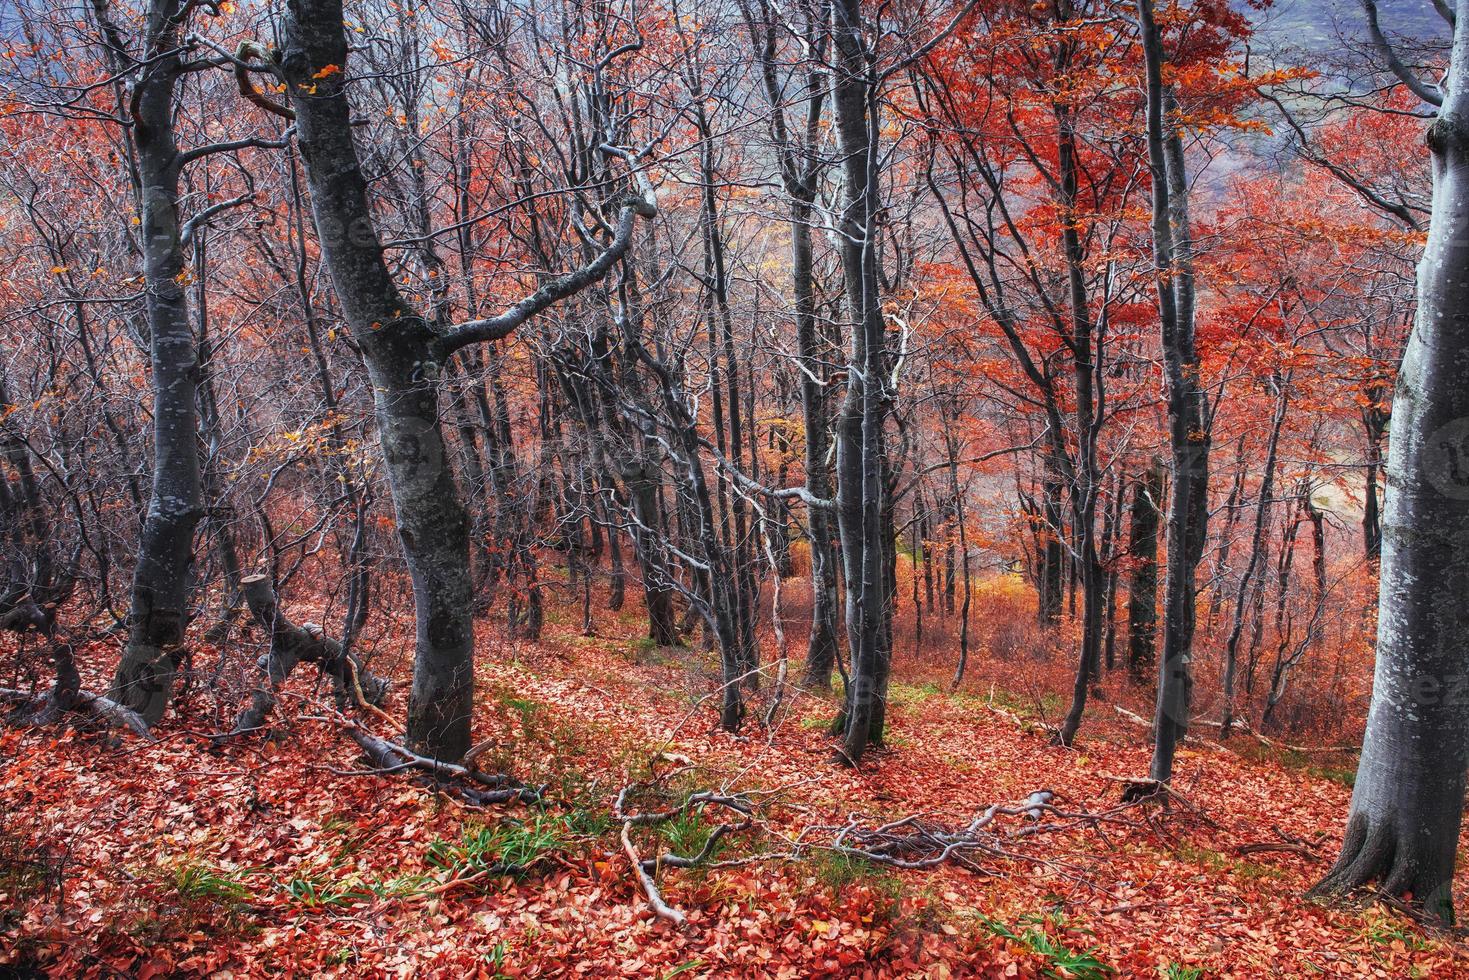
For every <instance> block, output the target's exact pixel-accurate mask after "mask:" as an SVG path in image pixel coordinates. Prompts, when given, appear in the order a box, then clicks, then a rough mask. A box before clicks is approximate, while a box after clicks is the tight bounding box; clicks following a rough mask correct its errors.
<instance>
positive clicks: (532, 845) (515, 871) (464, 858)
mask: <svg viewBox="0 0 1469 980" xmlns="http://www.w3.org/2000/svg"><path fill="white" fill-rule="evenodd" d="M567 836H568V831H567V826H566V821H565V820H563V819H561V818H559V817H552V816H548V815H546V814H544V813H538V814H535V815H534V816H533V817H532V818H531V819H530V820H525V821H507V822H505V823H502V824H496V825H494V826H487V825H475V826H471V827H469V828H467V829H466V830H465V831H464V833H463V834H462V835H461V836H460V838H459V840H457V841H443V840H436V841H434V842H433V843H432V844H430V845H429V847H428V862H429V864H431V865H433V866H434V867H436V868H442V869H443V870H445V871H448V872H450V873H451V874H453V875H454V876H456V877H464V876H467V875H471V874H479V873H482V872H489V873H491V874H496V875H499V874H505V875H513V876H516V877H520V876H524V875H526V874H528V873H529V872H530V870H531V868H532V867H533V866H534V865H535V864H537V863H538V862H539V861H540V860H541V859H542V858H544V857H545V856H546V855H548V854H550V853H552V852H554V851H559V850H562V849H563V848H564V847H565V845H566V842H567V841H566V838H567Z"/></svg>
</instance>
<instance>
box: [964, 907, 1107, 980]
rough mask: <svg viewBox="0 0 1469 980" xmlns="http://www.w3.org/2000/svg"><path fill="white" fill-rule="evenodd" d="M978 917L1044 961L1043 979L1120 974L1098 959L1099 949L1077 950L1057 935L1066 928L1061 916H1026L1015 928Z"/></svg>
mask: <svg viewBox="0 0 1469 980" xmlns="http://www.w3.org/2000/svg"><path fill="white" fill-rule="evenodd" d="M976 917H977V918H978V920H979V921H980V923H981V924H982V925H983V926H984V927H985V928H986V929H988V930H989V931H990V932H992V933H994V934H995V935H996V936H1000V937H1002V938H1004V939H1008V940H1009V941H1010V942H1012V943H1014V944H1016V945H1017V946H1021V947H1024V948H1025V949H1026V950H1028V951H1029V952H1030V954H1031V955H1032V956H1035V957H1037V958H1038V959H1040V960H1041V961H1042V962H1043V963H1044V964H1045V965H1044V966H1042V967H1041V975H1042V976H1045V977H1053V978H1055V980H1063V978H1066V980H1106V978H1107V977H1110V976H1112V975H1113V974H1115V973H1116V972H1117V969H1116V968H1115V967H1113V966H1109V965H1108V964H1106V963H1104V962H1102V961H1101V960H1100V959H1098V958H1097V949H1096V947H1094V946H1089V947H1087V948H1085V949H1076V948H1073V947H1072V946H1070V945H1068V944H1067V942H1066V941H1065V940H1064V938H1063V937H1062V936H1060V935H1056V934H1053V932H1054V933H1060V932H1061V931H1062V930H1063V929H1064V928H1065V926H1066V920H1065V917H1064V916H1063V915H1062V914H1061V913H1059V912H1053V913H1051V914H1049V915H1033V914H1030V915H1022V916H1021V917H1020V918H1019V919H1018V920H1017V921H1016V923H1015V925H1014V926H1013V927H1012V926H1009V925H1006V924H1005V923H1003V922H1001V921H1000V920H999V919H992V918H990V917H989V916H986V915H982V914H976Z"/></svg>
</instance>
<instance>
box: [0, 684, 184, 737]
mask: <svg viewBox="0 0 1469 980" xmlns="http://www.w3.org/2000/svg"><path fill="white" fill-rule="evenodd" d="M0 698H3V699H5V700H7V701H20V702H23V703H25V707H24V708H23V709H22V710H21V711H19V712H18V717H17V718H16V723H18V724H22V725H39V724H46V723H48V722H51V721H54V720H58V719H59V718H60V715H61V713H63V712H74V713H77V714H82V715H86V716H89V717H91V718H92V719H94V720H96V721H99V722H103V723H105V724H107V725H109V726H111V727H113V728H126V729H128V730H129V731H131V732H132V733H133V734H135V735H137V736H138V737H139V738H142V739H144V740H145V741H149V742H156V741H158V737H157V736H156V735H154V734H153V731H152V729H150V728H149V727H148V723H147V722H146V721H144V720H143V716H142V715H140V714H138V713H137V712H136V711H134V710H133V709H131V708H128V707H126V706H124V705H121V704H118V703H117V702H116V701H114V700H112V699H111V698H107V697H103V696H102V695H100V694H91V693H89V692H87V691H80V690H79V691H76V692H75V694H73V695H72V696H71V697H70V699H69V700H70V701H71V703H70V704H63V703H62V700H61V699H59V698H57V697H56V695H55V693H54V692H50V691H48V692H46V693H45V694H43V695H41V696H40V697H39V698H37V697H36V696H35V694H33V693H31V692H27V691H17V690H14V689H13V688H0Z"/></svg>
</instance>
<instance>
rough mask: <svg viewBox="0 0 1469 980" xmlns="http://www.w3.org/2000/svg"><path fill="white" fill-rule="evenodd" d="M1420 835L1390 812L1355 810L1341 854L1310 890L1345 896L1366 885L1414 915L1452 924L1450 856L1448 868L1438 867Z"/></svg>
mask: <svg viewBox="0 0 1469 980" xmlns="http://www.w3.org/2000/svg"><path fill="white" fill-rule="evenodd" d="M1422 839H1423V837H1422V835H1421V834H1420V833H1418V832H1417V830H1416V828H1415V829H1414V830H1413V831H1412V832H1409V833H1406V834H1405V833H1402V832H1400V831H1399V829H1398V821H1397V820H1395V819H1393V818H1392V817H1391V816H1388V817H1380V818H1377V819H1372V818H1369V817H1368V816H1367V815H1366V814H1364V813H1360V812H1358V813H1354V814H1353V815H1352V816H1351V818H1350V820H1349V821H1348V823H1347V833H1346V838H1345V840H1344V841H1343V842H1342V849H1341V855H1340V856H1339V857H1338V858H1337V859H1336V863H1335V864H1334V865H1333V866H1332V868H1331V870H1330V871H1328V872H1327V873H1326V876H1325V877H1324V878H1322V879H1321V881H1320V882H1318V883H1317V884H1316V886H1315V887H1314V888H1312V889H1311V891H1310V894H1311V895H1314V896H1318V897H1326V896H1334V897H1342V896H1346V895H1350V894H1352V893H1354V892H1360V891H1368V892H1370V893H1371V894H1372V896H1373V897H1374V898H1376V899H1377V900H1379V901H1384V902H1387V903H1389V904H1395V906H1399V907H1401V908H1402V909H1403V910H1404V911H1406V912H1408V913H1409V914H1411V915H1412V916H1413V917H1414V918H1416V919H1420V920H1423V921H1426V922H1429V923H1432V924H1436V925H1440V926H1448V925H1452V924H1453V922H1454V901H1453V894H1452V886H1453V877H1452V861H1451V860H1450V863H1449V865H1448V866H1447V867H1446V868H1440V867H1438V864H1437V863H1436V862H1434V861H1433V860H1431V859H1430V857H1429V856H1428V855H1426V854H1424V853H1422V852H1421V851H1420V849H1419V844H1420V842H1421V841H1422ZM1371 886H1375V887H1371Z"/></svg>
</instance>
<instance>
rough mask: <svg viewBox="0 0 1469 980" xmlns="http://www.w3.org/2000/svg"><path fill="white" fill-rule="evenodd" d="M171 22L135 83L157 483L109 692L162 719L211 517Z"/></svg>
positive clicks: (169, 16)
mask: <svg viewBox="0 0 1469 980" xmlns="http://www.w3.org/2000/svg"><path fill="white" fill-rule="evenodd" d="M154 6H155V8H157V9H155V11H154V12H153V14H152V15H151V17H150V20H153V21H156V22H157V23H167V24H169V25H171V26H169V27H167V28H165V29H164V32H163V35H162V36H160V37H156V38H153V37H150V39H149V40H150V41H151V42H153V43H152V44H151V45H150V49H151V50H157V51H162V52H165V53H164V54H163V55H162V56H160V57H159V58H157V59H156V60H154V62H153V63H151V64H150V65H149V68H148V70H147V71H144V72H141V73H140V76H139V82H138V85H137V88H136V89H135V91H134V105H135V109H134V125H133V130H132V139H133V141H134V144H135V147H136V151H137V159H138V170H139V176H140V178H141V181H142V211H143V213H142V216H141V220H142V231H141V235H140V238H141V240H142V243H143V266H144V269H143V271H144V279H145V288H144V293H145V295H146V297H147V300H146V303H147V310H148V331H149V338H148V339H149V360H150V362H151V366H152V374H153V377H152V386H153V486H152V493H151V497H150V499H149V502H148V516H147V517H146V518H145V519H144V521H143V532H142V536H141V538H140V540H139V542H138V561H137V566H136V568H135V569H134V572H133V590H132V603H131V607H130V609H129V611H128V639H127V646H126V648H125V649H124V651H123V656H122V662H121V663H119V664H118V667H117V673H116V676H115V677H114V678H113V682H112V690H111V691H110V692H109V695H108V696H109V697H110V698H111V699H112V700H114V701H117V702H118V703H119V704H121V705H122V706H123V707H125V708H130V709H132V710H133V711H136V712H137V713H138V714H139V715H141V716H142V718H143V720H144V721H146V722H147V723H148V724H149V725H153V724H156V723H157V722H158V720H159V719H160V718H162V717H163V712H164V710H165V709H166V708H167V707H168V700H169V697H170V695H171V693H172V691H173V680H174V673H175V671H176V670H177V668H178V664H179V662H180V661H181V659H182V650H181V645H182V643H183V640H184V630H185V628H186V627H187V625H188V622H187V620H188V597H189V567H190V565H191V564H192V561H193V544H194V530H195V528H196V527H197V526H198V524H199V521H200V519H201V518H203V516H204V507H203V491H202V488H201V484H200V476H199V442H198V440H199V433H198V415H197V406H196V401H195V399H196V397H197V390H196V389H197V380H198V372H199V357H198V351H197V350H196V349H195V345H194V328H193V324H192V323H190V322H189V308H188V299H187V297H186V295H185V292H184V286H183V284H182V282H181V280H182V279H183V270H184V256H183V241H182V227H181V222H180V217H179V213H178V194H179V169H180V167H181V165H182V160H181V158H180V154H179V150H178V147H177V145H176V144H175V143H174V132H173V111H174V84H175V82H176V80H177V78H178V76H179V73H180V72H181V71H182V70H183V66H182V58H181V53H180V47H179V44H180V39H179V37H178V32H179V30H180V28H179V25H178V21H179V20H180V18H178V17H177V14H178V4H177V2H175V0H157V2H156V3H155V4H154Z"/></svg>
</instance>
